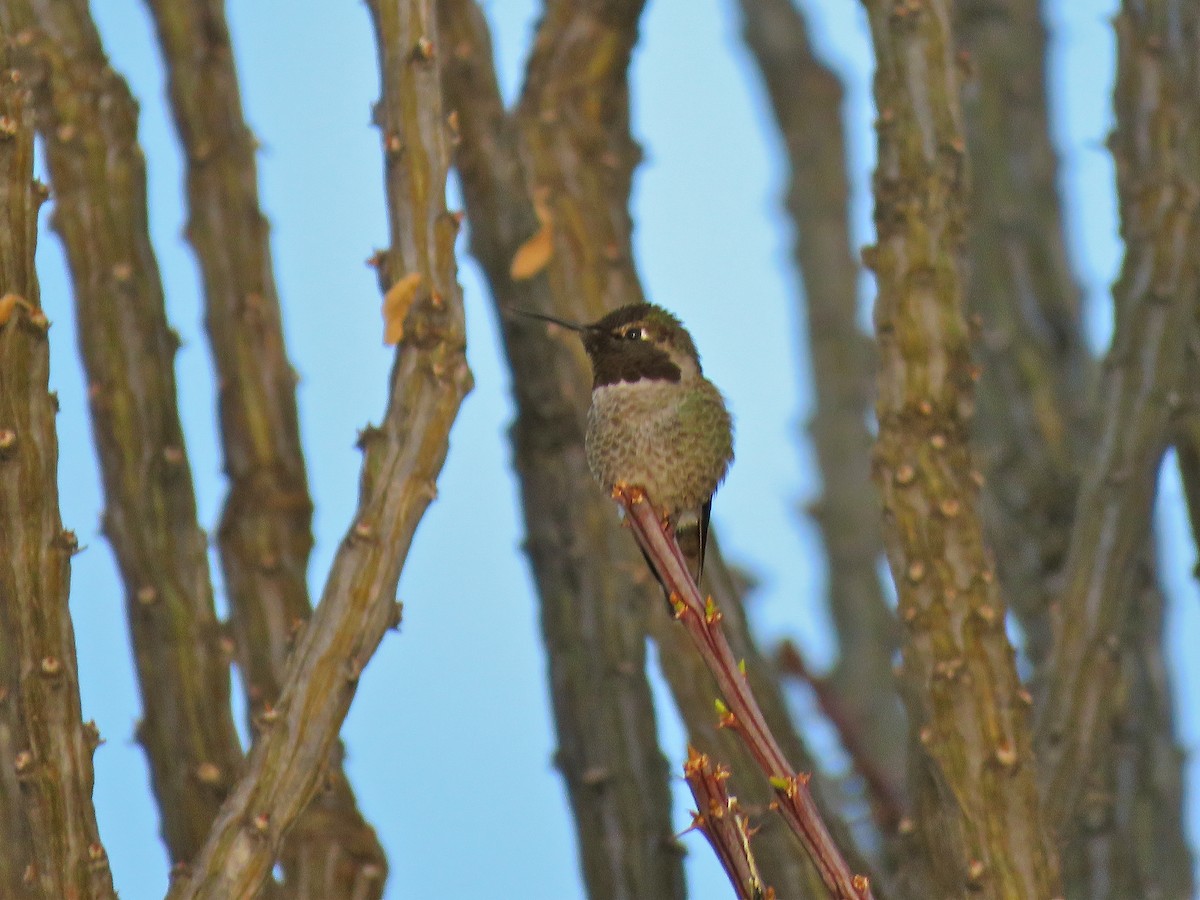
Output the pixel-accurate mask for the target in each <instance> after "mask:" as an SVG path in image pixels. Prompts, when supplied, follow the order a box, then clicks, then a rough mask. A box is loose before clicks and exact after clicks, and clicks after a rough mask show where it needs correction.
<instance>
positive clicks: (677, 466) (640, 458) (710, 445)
mask: <svg viewBox="0 0 1200 900" xmlns="http://www.w3.org/2000/svg"><path fill="white" fill-rule="evenodd" d="M587 458H588V466H589V467H590V468H591V470H592V474H593V475H594V476H595V477H596V480H597V481H599V482H600V483H601V484H602V485H604V486H605V487H606V488H609V489H611V488H612V487H613V485H615V484H617V483H624V484H629V485H640V486H641V487H643V488H644V489H645V490H646V492H647V493H648V494H649V495H650V499H651V501H653V502H654V504H655V505H656V506H658V507H659V508H661V509H664V510H666V511H667V512H668V513H669V514H671V515H676V514H677V513H679V512H680V511H681V510H693V509H696V508H698V507H700V506H701V505H702V504H703V503H705V502H706V501H707V500H708V499H709V498H710V497H711V496H712V494H713V491H715V490H716V489H717V485H719V484H720V483H721V479H723V478H724V477H725V471H726V469H728V467H729V463H730V461H731V460H732V459H733V429H732V423H731V420H730V417H729V413H728V411H727V410H726V409H725V403H724V401H723V400H722V399H721V395H720V393H719V392H718V391H717V389H716V388H715V387H713V385H712V384H711V383H710V382H709V381H708V380H707V379H705V378H703V377H697V378H692V379H688V378H685V379H684V380H683V381H674V382H673V381H667V380H660V379H642V380H641V381H636V382H632V383H630V382H618V383H616V384H606V385H602V386H600V387H597V388H596V389H595V390H593V391H592V406H591V409H590V410H589V411H588V428H587Z"/></svg>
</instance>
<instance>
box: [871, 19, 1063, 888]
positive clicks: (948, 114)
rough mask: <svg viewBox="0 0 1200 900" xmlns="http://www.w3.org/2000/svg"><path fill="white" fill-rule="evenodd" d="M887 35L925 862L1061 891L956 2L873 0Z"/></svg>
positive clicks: (909, 645) (887, 198) (876, 30)
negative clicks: (1010, 577)
mask: <svg viewBox="0 0 1200 900" xmlns="http://www.w3.org/2000/svg"><path fill="white" fill-rule="evenodd" d="M866 7H867V12H868V17H869V20H870V24H871V34H872V38H873V41H874V45H875V51H876V59H877V69H876V74H875V100H876V105H877V108H878V110H879V114H878V115H879V118H878V126H877V127H878V134H879V166H878V169H877V171H876V174H875V199H876V207H875V224H876V229H877V233H878V244H877V246H876V247H874V248H873V249H872V250H871V251H870V254H869V260H868V261H869V262H870V264H871V267H872V268H873V269H874V270H875V273H876V278H877V281H878V289H879V295H878V299H877V301H876V309H875V325H876V332H877V335H878V340H879V370H880V371H879V398H878V403H877V410H878V418H879V440H878V444H877V446H876V457H875V477H876V481H877V482H878V484H879V486H880V490H881V492H882V495H883V505H884V539H885V543H886V545H887V549H888V557H889V561H890V563H891V568H892V574H893V576H894V578H895V581H896V585H897V590H898V592H899V599H900V618H901V620H902V622H903V625H904V632H903V640H902V667H901V681H902V689H903V693H904V695H905V700H906V702H907V704H908V712H909V720H910V723H911V725H910V727H911V729H912V733H913V737H914V740H913V741H912V744H911V749H912V752H913V757H912V761H911V773H912V782H911V789H912V792H913V799H914V804H915V809H916V816H915V819H916V821H915V827H916V829H917V836H918V840H919V843H920V844H921V845H922V851H923V852H922V853H921V858H920V860H919V862H921V863H923V864H924V865H925V866H927V867H928V873H927V877H928V879H929V884H930V885H931V891H932V893H933V894H934V895H935V896H962V895H964V894H967V893H968V892H972V891H974V892H976V893H977V895H978V896H984V897H1014V896H1028V897H1053V896H1056V894H1057V890H1058V889H1057V882H1058V875H1057V860H1056V858H1055V853H1054V851H1053V849H1052V848H1051V846H1050V845H1049V842H1048V841H1047V839H1046V831H1045V829H1044V827H1043V825H1042V818H1041V813H1040V810H1039V806H1038V795H1037V788H1036V784H1035V781H1034V773H1033V766H1032V762H1033V759H1032V751H1031V746H1030V743H1031V742H1030V732H1029V723H1028V703H1027V699H1028V695H1027V694H1024V692H1023V691H1022V689H1021V686H1020V682H1019V681H1018V679H1017V673H1016V666H1015V663H1014V659H1013V651H1012V647H1011V646H1010V645H1009V643H1008V639H1007V637H1006V635H1005V631H1004V620H1005V613H1006V610H1005V605H1004V600H1003V597H1002V596H1001V594H1000V591H999V589H998V584H997V582H996V577H995V570H994V568H993V566H992V563H991V560H990V557H989V554H988V551H987V549H986V548H985V546H984V541H983V529H982V525H981V521H980V514H979V490H978V484H977V481H978V480H979V479H978V477H977V474H976V473H975V472H974V470H973V467H972V462H971V456H970V445H969V438H968V423H969V420H970V417H971V414H972V404H973V396H972V395H973V388H974V379H975V377H976V369H975V367H974V365H973V364H972V362H971V357H970V346H969V334H968V328H967V322H966V317H965V315H964V312H963V303H964V301H963V276H962V249H963V246H962V245H963V239H964V233H963V227H964V221H963V220H964V197H963V195H964V192H965V172H964V159H963V155H964V151H965V145H964V138H963V132H962V121H961V106H960V102H959V79H958V71H957V68H956V62H955V58H954V57H955V48H954V42H953V36H952V34H951V28H950V22H951V5H950V4H949V3H947V2H945V0H929V2H926V3H904V4H900V5H897V4H894V3H892V2H890V0H868V2H867V3H866Z"/></svg>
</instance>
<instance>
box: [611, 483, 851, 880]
mask: <svg viewBox="0 0 1200 900" xmlns="http://www.w3.org/2000/svg"><path fill="white" fill-rule="evenodd" d="M613 496H614V498H615V499H616V500H617V502H619V503H620V504H621V506H622V507H623V508H624V509H625V512H626V514H627V521H628V522H629V523H630V526H631V527H632V529H633V534H634V537H636V538H637V541H638V544H640V545H641V547H642V549H643V550H644V551H645V552H646V554H647V555H648V556H649V557H650V560H651V562H652V564H653V565H654V568H655V570H656V571H657V572H658V575H659V577H660V578H661V579H662V580H663V583H664V584H665V585H666V586H667V590H668V592H669V594H670V597H671V602H672V605H674V607H675V610H676V617H677V618H678V619H679V620H680V621H681V622H682V623H683V625H684V627H686V628H687V631H688V635H689V636H690V637H691V639H692V643H693V644H694V645H695V647H696V650H697V651H698V652H699V653H700V654H701V656H703V657H704V660H705V662H706V663H707V664H708V668H709V671H710V672H712V675H713V677H714V678H715V679H716V681H717V685H718V687H719V688H720V690H721V694H722V695H723V698H724V699H723V701H718V712H719V713H720V715H721V717H722V720H723V723H724V724H725V725H726V727H729V728H733V729H735V730H736V731H737V733H738V735H739V736H740V737H741V738H742V740H744V741H745V742H746V745H747V746H748V747H749V748H750V751H751V753H752V754H753V756H754V758H755V761H756V762H757V763H758V765H759V768H760V769H761V770H762V772H763V774H764V775H765V776H766V777H767V779H768V780H769V781H770V783H771V787H772V788H774V789H775V796H776V802H777V804H778V808H779V811H780V813H781V814H782V815H783V817H784V819H785V820H786V821H787V823H788V824H789V825H790V826H791V827H792V829H793V830H794V831H795V832H796V834H797V836H798V837H799V838H800V840H801V841H802V842H803V843H804V846H805V849H807V850H808V852H809V855H810V856H811V857H812V860H813V862H814V863H815V864H816V866H817V868H818V870H819V871H820V873H821V878H822V880H823V881H824V882H825V885H826V887H827V888H828V889H829V890H830V892H831V893H832V894H833V895H834V897H836V898H838V900H860V898H868V897H870V896H871V888H870V881H869V879H868V878H867V877H866V876H864V875H855V874H854V873H853V872H851V871H850V867H849V866H848V865H847V864H846V860H845V859H844V858H843V856H842V852H841V850H840V849H839V848H838V846H837V844H836V843H835V842H834V840H833V837H832V836H831V835H830V833H829V829H828V828H827V827H826V825H825V823H824V822H823V821H822V819H821V816H820V813H819V812H818V810H817V807H816V803H815V801H814V800H813V797H812V794H811V792H810V791H809V789H808V780H809V778H810V777H811V776H810V775H808V774H804V773H797V772H796V770H795V769H793V768H792V767H791V766H790V765H789V764H788V761H787V759H786V758H785V757H784V755H783V751H782V750H780V748H779V743H778V742H777V741H776V740H775V736H774V734H772V733H771V729H770V728H769V726H768V725H767V723H766V720H765V719H764V718H763V715H762V711H761V710H760V709H759V706H758V702H757V701H756V700H755V699H754V694H753V693H752V692H751V691H750V688H749V684H748V682H747V680H746V674H745V672H743V671H742V669H741V666H740V665H739V663H738V661H737V660H736V659H735V658H734V656H733V651H732V650H730V648H729V642H728V641H727V640H726V639H725V633H724V631H723V630H722V628H721V627H720V621H721V613H720V610H718V609H717V607H716V603H715V602H714V601H713V599H712V598H711V597H710V598H708V600H707V601H705V600H704V599H703V598H702V597H701V596H700V589H699V588H698V587H697V586H696V583H695V582H694V581H693V580H692V578H691V576H690V575H689V574H688V566H687V562H686V560H685V559H684V557H683V552H682V551H681V550H680V549H679V544H678V542H677V541H676V540H675V536H674V532H673V531H671V530H670V529H667V528H664V527H663V524H662V522H661V521H660V519H659V517H658V514H657V513H656V512H655V511H654V507H653V505H652V503H651V502H650V499H649V498H647V496H646V494H645V492H644V491H642V490H641V489H640V488H636V487H622V486H618V487H617V489H616V490H614V492H613Z"/></svg>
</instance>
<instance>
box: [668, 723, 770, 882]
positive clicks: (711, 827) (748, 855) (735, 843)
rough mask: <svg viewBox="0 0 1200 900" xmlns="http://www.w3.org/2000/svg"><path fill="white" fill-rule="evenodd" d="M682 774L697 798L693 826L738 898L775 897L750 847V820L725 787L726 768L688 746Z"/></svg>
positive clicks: (727, 771) (726, 778) (727, 772)
mask: <svg viewBox="0 0 1200 900" xmlns="http://www.w3.org/2000/svg"><path fill="white" fill-rule="evenodd" d="M683 777H684V779H685V780H686V781H687V785H688V788H690V789H691V792H692V796H693V797H695V798H696V811H695V812H694V813H692V828H693V829H694V830H696V831H699V832H700V833H701V834H703V835H704V837H705V838H706V839H707V840H708V843H709V845H710V846H711V847H712V848H713V853H715V854H716V855H717V859H718V860H720V862H721V868H723V869H724V870H725V874H726V875H728V876H729V881H730V883H731V884H732V885H733V889H734V890H735V891H736V892H737V895H738V900H774V898H775V889H774V888H772V887H767V886H765V885H764V884H763V880H762V876H761V875H760V874H759V872H758V865H757V864H756V863H755V861H754V854H753V852H752V851H751V850H750V836H751V834H752V829H751V828H750V820H749V819H748V818H747V817H746V815H745V814H744V813H743V812H742V811H741V808H740V807H739V806H738V802H737V798H736V797H731V796H730V795H729V791H728V790H727V789H726V787H725V782H726V781H727V780H728V779H729V769H727V768H726V767H725V766H722V765H717V766H714V765H713V764H712V761H711V760H709V758H708V756H707V755H706V754H704V753H701V752H700V751H699V750H697V749H696V748H695V747H691V746H689V747H688V758H687V762H685V763H684V764H683Z"/></svg>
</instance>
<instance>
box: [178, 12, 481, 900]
mask: <svg viewBox="0 0 1200 900" xmlns="http://www.w3.org/2000/svg"><path fill="white" fill-rule="evenodd" d="M368 7H369V9H370V12H371V15H372V20H373V22H374V25H375V33H376V42H377V48H378V54H379V65H380V75H381V78H380V80H381V82H382V90H383V97H382V99H381V100H380V102H379V104H378V106H377V108H376V120H377V123H378V124H379V127H380V133H381V143H382V147H383V152H384V160H385V183H386V186H387V194H388V201H389V202H388V225H389V233H390V237H391V246H390V248H389V249H388V250H387V251H386V253H385V254H384V256H383V258H382V259H381V261H380V276H381V284H382V285H383V286H384V287H385V288H386V289H388V290H389V291H391V290H393V289H394V288H395V287H396V286H397V285H409V286H410V296H409V297H408V300H409V303H410V305H409V307H408V312H407V314H406V315H405V316H404V317H403V323H402V324H403V326H404V327H403V335H402V336H401V338H400V341H399V346H398V348H397V351H396V359H395V364H394V366H393V369H392V377H391V385H390V391H389V396H388V405H387V411H386V413H385V415H384V420H383V423H382V424H381V425H380V426H379V427H378V428H368V429H367V430H366V431H364V432H363V434H362V438H361V442H360V443H361V446H362V448H363V451H364V454H365V458H364V461H363V469H362V481H361V484H360V493H359V505H358V510H357V512H356V514H355V517H354V524H353V525H352V526H351V527H350V529H349V531H348V532H347V534H346V536H345V537H344V538H343V540H342V544H341V546H340V547H339V549H338V552H337V555H336V556H335V558H334V561H333V567H332V569H331V571H330V573H329V578H328V580H327V581H326V584H325V591H324V593H323V595H322V597H321V602H320V604H319V605H318V606H317V609H316V611H315V612H314V614H313V618H312V621H311V622H310V623H309V625H308V627H307V628H306V629H305V630H304V632H303V635H302V636H301V638H300V641H299V645H298V646H297V648H296V650H295V652H294V654H293V655H292V657H291V658H290V660H289V662H288V666H287V669H286V673H285V677H284V682H283V688H282V691H281V693H280V699H279V704H278V706H277V707H276V708H275V709H273V710H271V711H270V712H269V713H268V712H266V711H264V712H263V713H262V714H261V715H260V717H259V721H260V724H261V726H262V727H263V731H262V733H261V734H260V736H259V739H258V741H257V742H256V743H255V746H254V748H253V750H252V752H251V754H250V758H249V760H248V762H247V766H246V770H245V773H244V774H243V776H242V779H241V780H240V781H239V782H238V785H237V787H236V789H235V790H234V792H233V793H232V794H231V795H230V798H229V801H228V802H227V803H226V804H225V806H224V808H223V809H222V811H221V815H220V818H219V819H218V821H217V823H216V824H215V826H214V827H213V831H212V834H211V835H210V837H209V840H208V843H207V844H206V846H205V848H204V851H203V853H202V854H201V856H200V858H199V859H198V861H197V863H196V867H195V868H196V872H195V875H194V877H193V878H192V879H191V880H190V881H188V882H187V883H186V884H180V885H179V886H178V887H177V889H176V890H175V891H174V892H173V893H172V896H173V897H179V898H184V897H186V898H199V897H203V898H208V900H227V898H229V897H247V896H253V895H254V892H255V891H256V890H257V889H258V886H259V885H260V884H261V883H262V882H263V880H264V879H265V878H266V877H267V874H268V873H269V871H270V867H271V864H272V862H273V861H274V859H275V857H276V854H277V852H278V849H279V846H280V844H281V842H282V840H283V837H284V835H285V834H286V833H287V831H288V829H289V828H290V827H291V826H292V824H293V823H294V822H295V821H296V819H297V817H298V816H299V815H300V813H301V812H302V811H303V810H304V809H305V807H307V806H308V804H309V802H310V801H311V799H312V797H313V795H314V794H315V792H316V791H317V788H318V785H319V782H320V780H321V777H322V774H323V770H324V768H325V766H326V765H327V763H328V761H329V758H330V753H331V752H332V750H333V748H334V746H335V744H336V741H337V734H338V730H339V729H340V728H341V725H342V722H343V720H344V719H345V716H346V712H347V711H348V709H349V707H350V702H351V700H352V699H353V697H354V693H355V689H356V687H357V684H358V679H359V676H360V675H361V674H362V671H363V668H364V667H365V666H366V664H367V662H368V661H369V659H370V657H371V655H372V654H373V653H374V651H375V649H376V647H378V645H379V642H380V641H381V640H382V638H383V635H384V633H385V632H386V631H387V629H388V628H389V627H392V626H394V625H396V624H397V623H398V621H399V614H400V608H399V606H398V605H397V604H396V603H395V602H394V601H393V599H392V598H393V597H394V596H395V591H396V584H397V582H398V580H399V578H400V570H401V568H402V566H403V564H404V560H405V557H406V555H407V553H408V550H409V547H410V546H411V543H412V537H413V533H414V531H415V530H416V527H417V524H418V522H419V521H420V519H421V516H422V515H423V514H424V512H425V510H426V509H427V508H428V506H429V503H430V502H431V501H432V500H433V498H434V496H435V495H436V492H437V491H436V478H437V475H438V473H439V472H440V471H441V468H442V464H443V462H444V461H445V458H446V448H447V437H448V435H449V432H450V426H451V425H452V424H453V422H454V419H455V417H456V416H457V413H458V409H459V406H460V405H461V403H462V398H463V396H464V395H465V394H466V392H467V391H468V390H469V388H470V381H471V375H470V371H469V370H468V368H467V362H466V356H465V328H464V320H463V308H462V293H461V291H460V289H459V286H458V282H457V278H456V270H455V263H454V238H455V233H456V231H457V223H456V221H455V219H454V218H453V217H452V216H451V215H450V214H449V213H448V212H447V211H446V205H445V185H446V172H447V169H448V167H449V140H448V135H447V132H446V126H445V121H444V119H443V114H442V99H441V90H440V87H439V84H438V68H437V64H436V56H435V54H436V53H437V50H438V40H437V30H436V27H435V23H434V21H433V11H432V6H431V3H430V2H429V0H371V2H370V3H369V4H368Z"/></svg>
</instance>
